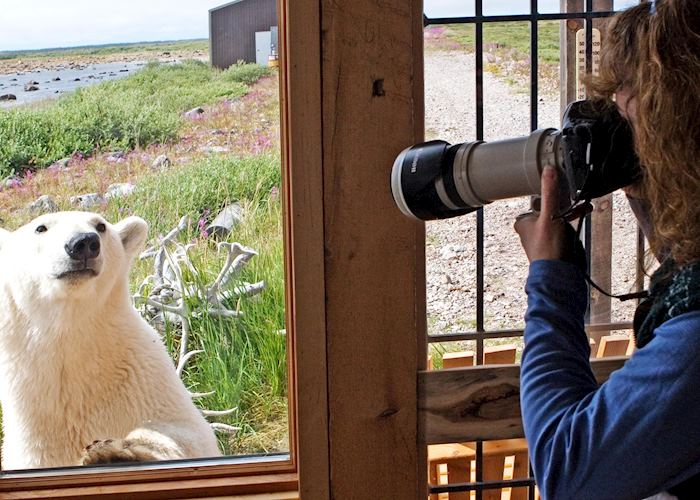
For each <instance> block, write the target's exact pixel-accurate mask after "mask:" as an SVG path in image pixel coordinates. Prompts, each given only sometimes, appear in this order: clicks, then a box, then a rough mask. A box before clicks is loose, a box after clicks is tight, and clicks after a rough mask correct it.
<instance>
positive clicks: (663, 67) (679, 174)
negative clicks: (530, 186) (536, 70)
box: [588, 0, 700, 265]
mask: <svg viewBox="0 0 700 500" xmlns="http://www.w3.org/2000/svg"><path fill="white" fill-rule="evenodd" d="M650 7H651V4H649V3H645V4H641V5H638V6H635V7H632V8H630V9H627V10H625V11H623V12H621V13H619V14H617V15H616V16H615V17H614V18H613V20H612V22H611V24H610V27H609V29H608V32H607V38H606V39H605V41H604V46H603V54H602V55H601V67H600V74H599V75H598V76H597V77H595V78H592V79H589V81H588V90H589V95H591V97H593V98H598V99H604V100H606V101H608V102H610V101H611V99H612V98H613V96H614V94H615V92H616V91H618V90H620V89H622V88H623V87H624V88H625V89H626V90H629V91H630V92H631V95H632V96H634V98H636V119H635V120H634V124H633V125H634V136H635V143H636V144H635V146H636V149H637V154H638V155H639V159H640V162H641V164H642V165H643V167H642V168H643V179H642V183H641V188H642V193H643V195H644V197H645V198H646V199H647V200H648V202H649V205H650V208H651V218H652V221H653V223H654V229H655V234H653V235H650V244H651V247H652V250H653V251H654V252H655V253H656V254H657V255H658V254H659V253H660V252H662V251H663V250H667V251H669V252H670V254H671V256H672V257H673V258H674V260H675V261H676V263H677V264H679V265H683V264H688V263H691V262H695V261H698V260H700V8H699V7H700V6H699V5H698V1H697V0H659V1H657V3H656V8H655V10H654V9H652V8H650Z"/></svg>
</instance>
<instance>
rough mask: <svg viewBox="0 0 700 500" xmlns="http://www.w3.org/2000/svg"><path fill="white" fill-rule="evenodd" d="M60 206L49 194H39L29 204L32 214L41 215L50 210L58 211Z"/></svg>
mask: <svg viewBox="0 0 700 500" xmlns="http://www.w3.org/2000/svg"><path fill="white" fill-rule="evenodd" d="M58 210H59V208H58V205H56V202H55V201H53V199H52V198H51V197H50V196H49V195H48V194H45V195H42V196H39V197H38V198H37V199H36V200H35V201H34V202H33V203H31V204H30V205H29V211H30V212H31V213H32V214H36V215H41V214H48V213H50V212H58Z"/></svg>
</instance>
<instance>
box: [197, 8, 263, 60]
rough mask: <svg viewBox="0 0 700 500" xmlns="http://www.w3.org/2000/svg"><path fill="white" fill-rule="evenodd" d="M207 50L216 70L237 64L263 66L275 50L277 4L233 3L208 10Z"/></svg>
mask: <svg viewBox="0 0 700 500" xmlns="http://www.w3.org/2000/svg"><path fill="white" fill-rule="evenodd" d="M268 40H269V41H268ZM209 49H210V52H209V53H210V58H211V64H212V66H214V67H216V68H222V69H223V68H228V67H229V66H231V65H232V64H236V63H237V62H238V61H245V62H258V63H259V64H266V63H267V56H268V54H269V53H270V51H271V49H274V50H276V49H277V0H236V1H234V2H230V3H227V4H224V5H220V6H219V7H214V8H213V9H210V10H209Z"/></svg>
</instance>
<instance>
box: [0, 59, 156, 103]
mask: <svg viewBox="0 0 700 500" xmlns="http://www.w3.org/2000/svg"><path fill="white" fill-rule="evenodd" d="M145 64H146V63H145V62H118V63H105V64H90V65H86V66H66V67H59V68H56V69H38V70H34V71H26V72H23V73H10V74H6V75H0V96H2V95H5V94H13V95H15V96H16V97H17V100H16V101H0V107H1V108H9V107H14V106H20V105H22V104H27V103H31V102H37V101H41V100H44V99H55V98H57V97H59V96H61V95H63V94H65V93H67V92H72V91H74V90H76V89H79V88H82V87H87V86H89V85H95V84H96V83H100V82H105V81H109V80H117V79H119V78H125V77H127V76H129V75H132V74H134V73H135V72H136V71H138V70H139V69H140V68H141V67H143V66H144V65H145ZM57 78H58V80H56V79H57ZM78 79H79V80H78ZM29 82H38V83H37V84H36V87H39V90H35V91H30V92H27V91H25V90H24V86H25V84H27V83H29Z"/></svg>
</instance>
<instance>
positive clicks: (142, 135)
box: [0, 61, 268, 176]
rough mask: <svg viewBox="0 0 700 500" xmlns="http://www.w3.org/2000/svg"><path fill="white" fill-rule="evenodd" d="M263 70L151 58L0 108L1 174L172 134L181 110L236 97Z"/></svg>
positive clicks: (167, 138)
mask: <svg viewBox="0 0 700 500" xmlns="http://www.w3.org/2000/svg"><path fill="white" fill-rule="evenodd" d="M267 71H268V70H267V68H263V67H260V66H256V65H237V66H233V67H231V68H229V69H228V70H225V71H215V70H212V69H211V68H210V67H209V66H208V65H206V64H204V63H202V62H198V61H186V62H183V63H179V64H172V65H164V64H159V63H151V64H149V65H147V66H146V67H144V68H143V69H142V70H141V71H139V72H138V73H136V74H135V75H133V76H131V77H129V78H125V79H122V80H118V81H111V82H105V83H101V84H99V85H96V86H92V87H87V88H84V89H81V90H78V91H76V92H75V93H73V94H71V95H68V96H65V97H64V98H61V99H59V100H58V101H57V102H55V103H51V104H47V105H44V106H39V107H23V108H19V109H11V110H0V176H7V175H9V174H10V173H13V172H15V173H17V172H20V171H22V170H25V169H27V168H40V167H45V166H47V165H50V164H51V163H52V162H55V161H57V160H59V159H61V158H64V157H66V156H69V155H72V154H74V153H79V154H82V155H90V154H92V153H93V152H94V151H96V150H97V151H109V150H130V149H134V148H138V147H144V146H147V145H149V144H153V143H163V142H168V141H173V140H175V139H176V138H177V132H178V130H179V128H180V125H181V123H182V119H183V118H182V112H183V111H186V110H187V109H190V108H193V107H195V106H200V105H204V104H208V103H212V102H215V101H216V100H219V99H222V98H235V97H238V96H240V95H242V94H244V93H245V92H246V89H247V85H249V84H250V83H252V82H253V81H256V80H257V79H258V78H260V76H262V75H263V74H265V73H266V72H267Z"/></svg>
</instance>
